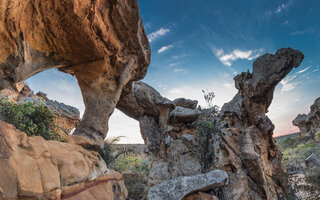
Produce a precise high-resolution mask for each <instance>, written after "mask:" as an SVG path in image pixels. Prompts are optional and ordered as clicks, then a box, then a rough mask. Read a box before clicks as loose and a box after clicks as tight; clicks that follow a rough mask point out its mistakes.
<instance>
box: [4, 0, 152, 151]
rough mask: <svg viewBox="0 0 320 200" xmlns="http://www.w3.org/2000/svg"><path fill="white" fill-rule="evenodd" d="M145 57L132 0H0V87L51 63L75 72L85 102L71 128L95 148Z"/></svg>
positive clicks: (142, 70) (147, 56)
mask: <svg viewBox="0 0 320 200" xmlns="http://www.w3.org/2000/svg"><path fill="white" fill-rule="evenodd" d="M149 61H150V47H149V43H148V40H147V37H146V35H145V32H144V28H143V25H142V21H141V17H140V14H139V8H138V4H137V1H136V0H132V1H127V0H94V1H93V0H81V1H80V0H48V1H41V0H35V1H25V0H8V1H1V2H0V71H1V73H0V89H4V88H6V87H8V86H10V85H13V84H15V83H18V82H20V81H23V80H25V79H27V78H29V77H30V76H32V75H34V74H36V73H39V72H41V71H43V70H46V69H49V68H53V67H55V68H58V69H59V70H61V71H63V72H66V73H69V74H72V75H74V76H75V77H76V78H77V80H78V83H79V86H80V88H81V92H82V95H83V100H84V103H85V106H86V109H85V113H84V116H83V119H82V121H81V122H80V124H79V126H78V127H77V129H76V131H75V134H77V135H82V136H86V137H88V138H90V139H91V140H93V141H95V143H96V146H97V148H99V145H101V143H102V141H103V139H104V138H105V136H106V134H107V131H108V119H109V117H110V115H111V114H112V112H113V110H114V108H115V106H116V104H117V102H118V99H119V98H120V95H121V92H122V89H123V88H125V87H126V85H127V83H129V82H131V81H133V80H139V79H141V78H143V77H144V76H145V74H146V71H147V67H148V65H149ZM57 84H59V83H57ZM129 85H131V84H129ZM128 90H130V87H129V88H128Z"/></svg>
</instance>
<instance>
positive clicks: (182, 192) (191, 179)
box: [148, 170, 228, 200]
mask: <svg viewBox="0 0 320 200" xmlns="http://www.w3.org/2000/svg"><path fill="white" fill-rule="evenodd" d="M226 184H228V174H227V173H226V172H225V171H222V170H214V171H211V172H208V173H206V174H198V175H195V176H184V177H178V178H174V179H171V180H168V181H164V182H162V183H160V184H158V185H156V186H153V187H151V188H150V190H149V193H148V199H150V200H151V199H152V200H181V199H182V198H183V197H185V196H187V195H188V194H190V193H192V192H195V191H199V190H207V189H212V188H215V187H221V186H224V185H226Z"/></svg>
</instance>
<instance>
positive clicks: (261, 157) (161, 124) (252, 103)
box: [117, 48, 304, 200]
mask: <svg viewBox="0 0 320 200" xmlns="http://www.w3.org/2000/svg"><path fill="white" fill-rule="evenodd" d="M303 57H304V56H303V54H302V53H301V52H300V51H297V50H293V49H290V48H287V49H280V50H279V51H277V53H276V54H274V55H272V54H265V55H263V56H261V57H259V58H258V59H257V60H256V61H255V62H254V64H253V72H252V73H250V72H244V73H242V74H240V75H238V76H236V77H235V86H236V88H237V89H238V90H239V92H238V94H237V95H236V96H235V97H234V98H233V99H232V100H231V101H230V102H229V103H226V104H225V105H224V106H223V107H222V109H221V112H220V114H219V115H218V116H216V117H215V119H214V120H213V121H212V125H213V126H214V127H215V128H214V129H212V131H211V133H210V134H208V135H205V136H202V135H198V133H197V130H196V129H195V127H194V126H193V124H192V123H193V122H194V121H195V120H197V118H198V117H199V115H201V114H204V112H205V111H200V110H197V109H196V103H195V102H193V101H192V100H184V99H177V100H175V101H169V100H167V99H166V98H164V97H162V96H161V95H160V94H159V93H158V92H157V91H155V90H154V89H153V88H151V87H150V86H147V85H146V84H145V83H143V82H135V83H133V85H132V90H131V92H126V93H123V94H122V96H121V98H120V101H119V103H118V105H117V108H118V109H120V110H121V111H122V112H124V113H126V114H127V115H129V116H130V117H133V118H135V119H137V120H139V122H140V130H141V134H142V137H143V138H144V140H145V143H146V145H147V148H148V154H149V155H150V157H151V159H150V160H151V163H152V164H151V170H150V174H149V181H148V186H149V187H152V186H154V187H156V186H157V185H158V184H162V183H164V182H166V181H168V180H170V179H174V178H177V177H182V176H192V175H196V174H201V173H206V172H208V171H210V170H212V169H216V168H218V169H222V170H225V171H227V172H228V174H229V176H230V184H229V185H228V186H225V187H224V188H216V189H215V190H214V191H210V193H213V194H214V195H216V196H217V197H218V198H222V199H248V200H249V199H293V198H294V197H293V196H292V195H291V192H290V188H289V186H288V183H287V179H286V176H285V167H284V165H283V163H282V155H281V153H280V151H279V150H278V149H277V147H276V144H275V141H274V139H273V137H272V135H273V130H274V125H273V124H272V122H271V120H270V119H269V118H268V117H267V116H266V113H267V112H268V107H269V106H270V104H271V101H272V98H273V92H274V89H275V87H276V85H277V84H278V83H279V82H280V81H281V80H282V79H283V78H284V77H285V76H286V75H287V74H288V73H289V72H290V71H291V70H292V68H293V67H298V66H299V64H300V63H301V61H302V60H303ZM182 196H183V195H182Z"/></svg>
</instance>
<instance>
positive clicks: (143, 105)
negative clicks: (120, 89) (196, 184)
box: [117, 81, 201, 187]
mask: <svg viewBox="0 0 320 200" xmlns="http://www.w3.org/2000/svg"><path fill="white" fill-rule="evenodd" d="M174 102H175V101H170V100H168V99H166V98H164V97H162V96H161V95H160V94H159V92H157V91H156V90H155V89H153V88H152V87H151V86H149V85H147V84H146V83H143V82H141V81H137V82H134V83H133V84H132V90H131V92H129V93H123V94H122V96H121V98H120V100H119V102H118V105H117V108H118V109H119V110H121V111H122V112H124V113H125V114H127V115H128V116H130V117H132V118H134V119H136V120H138V121H139V124H140V131H141V135H142V138H143V139H144V141H145V144H146V149H147V151H148V154H149V156H150V162H151V163H152V166H151V170H150V175H149V180H148V187H151V186H154V185H156V184H158V183H161V182H162V181H164V180H169V179H172V178H175V177H179V176H191V175H196V174H198V173H201V165H200V162H199V157H198V155H197V152H196V151H195V149H196V148H197V139H196V137H195V135H196V130H195V129H194V127H192V126H190V123H191V122H193V121H195V120H196V119H197V117H198V116H199V114H200V113H201V112H200V111H199V110H195V109H192V108H194V107H196V104H197V102H196V101H191V100H186V99H179V100H177V101H176V102H179V105H180V106H176V105H175V103H174ZM190 105H191V106H190ZM181 106H187V107H189V108H184V107H181Z"/></svg>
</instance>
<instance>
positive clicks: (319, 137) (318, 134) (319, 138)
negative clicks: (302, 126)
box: [316, 132, 320, 141]
mask: <svg viewBox="0 0 320 200" xmlns="http://www.w3.org/2000/svg"><path fill="white" fill-rule="evenodd" d="M316 139H317V140H318V141H320V132H318V133H316Z"/></svg>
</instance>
